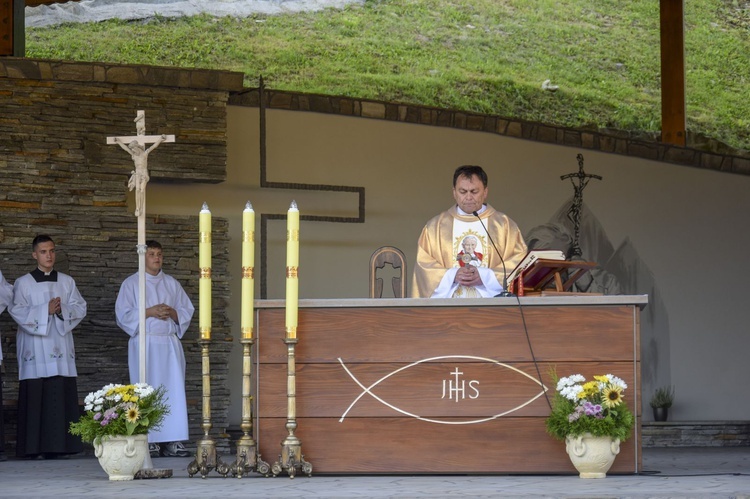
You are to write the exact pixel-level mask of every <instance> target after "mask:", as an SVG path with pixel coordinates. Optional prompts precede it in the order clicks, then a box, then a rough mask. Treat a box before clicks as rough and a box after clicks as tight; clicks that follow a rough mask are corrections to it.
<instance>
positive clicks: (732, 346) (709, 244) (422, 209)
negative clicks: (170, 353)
mask: <svg viewBox="0 0 750 499" xmlns="http://www.w3.org/2000/svg"><path fill="white" fill-rule="evenodd" d="M266 132H267V146H268V149H267V172H266V173H267V180H268V181H272V182H290V183H307V184H326V185H330V184H335V185H345V186H363V187H365V189H366V195H365V199H366V201H365V221H364V223H358V224H357V223H323V222H304V221H303V222H302V226H301V235H300V238H301V257H300V297H301V298H336V297H366V296H367V292H368V287H367V286H368V280H367V279H368V259H369V256H370V254H371V253H372V251H374V250H375V249H376V248H378V247H379V246H382V245H386V244H387V245H395V246H398V247H400V248H401V249H402V250H403V251H404V252H405V253H406V255H407V258H408V260H409V265H410V268H409V272H410V273H411V270H412V267H413V263H414V259H415V256H416V239H417V236H418V234H419V231H420V230H421V228H422V226H423V224H424V222H425V221H426V220H427V219H429V218H430V217H431V216H433V215H434V214H436V213H437V212H439V211H440V210H443V209H445V208H447V207H449V206H450V205H451V204H452V198H451V175H452V172H453V169H454V168H455V167H456V166H458V165H460V164H466V163H474V164H480V165H483V166H484V167H485V169H486V170H487V171H488V173H489V176H490V196H489V202H490V203H491V204H493V205H494V206H495V207H496V208H498V209H500V210H502V211H505V212H506V213H508V214H509V215H510V216H511V217H512V218H514V219H515V221H516V222H517V223H518V224H519V226H520V227H521V228H522V230H524V232H526V231H528V230H529V229H531V228H533V227H535V226H537V225H540V224H543V223H546V222H548V221H549V220H551V219H559V218H560V214H559V212H560V210H561V209H563V212H564V209H565V208H566V207H567V206H568V204H567V203H569V202H570V198H571V196H572V194H573V189H572V186H571V184H570V183H569V182H568V181H561V179H560V176H561V175H564V174H567V173H572V172H577V171H578V163H577V161H576V155H577V154H578V153H582V154H583V155H584V159H585V171H586V172H587V173H591V174H596V175H601V176H602V177H603V180H602V181H596V180H592V181H591V183H590V184H589V185H588V187H587V188H586V189H585V191H584V203H585V206H586V209H587V216H586V218H585V220H586V224H585V229H586V230H585V231H584V232H585V233H586V236H587V237H588V238H589V241H593V243H588V245H587V246H585V247H584V254H586V252H588V254H589V255H594V256H595V257H596V258H595V259H596V260H597V261H599V263H600V264H602V266H604V267H605V268H606V269H607V270H608V271H609V272H610V273H612V274H614V275H615V276H617V277H619V279H620V281H621V285H622V288H623V292H626V293H628V294H644V293H645V294H649V295H650V297H651V300H650V304H649V306H648V307H647V308H646V309H645V310H644V312H643V330H642V345H643V376H644V380H643V389H644V390H643V400H645V402H644V405H645V406H646V407H647V401H648V398H649V397H650V394H651V391H652V389H653V387H655V386H660V385H665V384H674V385H675V386H676V394H677V395H676V402H675V405H674V406H673V408H672V411H671V414H672V419H674V420H702V419H712V420H713V419H718V420H722V419H742V418H744V417H745V416H746V414H747V411H748V408H750V407H748V406H749V405H750V404H748V403H746V402H744V401H743V400H741V399H739V400H738V399H737V398H734V397H732V396H733V395H734V394H736V393H740V392H741V391H742V390H743V383H744V380H745V379H746V378H747V376H748V374H750V368H749V367H748V364H747V362H745V360H744V357H745V353H746V352H747V349H748V346H749V345H750V338H748V335H747V334H746V330H747V328H746V326H745V325H744V324H747V323H748V319H750V317H748V316H749V315H750V312H749V311H748V309H747V308H745V307H743V306H741V300H742V297H743V296H745V294H746V288H745V286H744V283H743V281H744V278H745V275H746V274H747V272H748V270H750V266H749V265H748V264H747V262H746V260H745V259H744V248H747V247H748V246H750V245H749V244H748V243H750V235H748V233H747V232H746V231H743V230H742V229H741V228H742V227H743V226H744V216H745V213H747V210H748V209H750V198H749V197H748V196H747V195H746V193H747V192H748V189H749V188H750V177H748V176H744V175H737V174H727V173H721V172H719V171H712V170H706V169H699V168H691V167H686V166H682V165H676V164H669V163H664V162H658V161H652V160H644V159H638V158H633V157H627V156H622V155H616V154H607V153H602V152H597V151H587V150H584V149H581V148H580V147H567V146H560V145H552V144H545V143H539V142H534V141H528V140H522V139H518V138H509V137H504V136H499V135H496V134H493V133H484V132H476V131H466V130H456V129H453V128H445V127H433V126H424V125H419V124H406V123H395V122H389V121H383V120H369V119H362V118H355V117H347V116H337V115H330V114H319V113H305V112H291V111H281V110H269V111H268V112H267V131H266ZM228 134H229V135H228V171H227V182H226V184H219V185H216V186H197V185H192V186H177V185H172V186H170V185H163V186H158V187H156V186H155V187H154V188H153V189H151V191H150V198H149V206H152V207H153V209H155V210H157V211H158V212H160V213H183V212H187V211H190V210H193V211H194V210H195V208H196V207H197V206H198V204H199V203H198V201H199V200H200V201H202V200H207V201H208V202H209V204H210V206H211V208H212V211H213V212H214V213H217V214H218V215H219V216H221V217H225V218H227V220H228V221H229V233H230V237H231V239H232V241H231V244H230V260H231V262H232V263H231V264H230V265H231V266H232V267H233V268H237V269H239V265H240V264H239V256H238V255H239V248H240V239H239V238H240V234H241V229H240V222H241V221H240V217H241V211H242V208H243V206H244V203H245V201H246V200H250V201H251V202H252V203H253V206H254V208H255V210H256V213H257V214H258V218H260V214H263V213H265V214H284V213H285V212H286V210H287V208H288V206H289V203H290V202H291V201H292V200H296V201H297V203H298V205H299V207H300V211H301V213H302V215H319V216H333V217H356V216H357V209H358V204H357V199H358V198H357V196H356V195H355V194H352V193H337V192H328V191H314V190H294V189H268V188H261V187H260V181H259V179H260V163H259V155H260V151H259V143H260V140H259V135H260V129H259V111H258V109H257V108H248V107H241V106H230V107H229V109H228ZM184 200H190V202H189V203H186V202H185V201H184ZM259 230H260V229H259V227H256V234H258V233H259ZM284 241H285V222H284V221H283V220H270V221H269V222H268V234H267V240H266V244H267V246H268V270H267V277H268V294H267V296H268V298H283V297H284V267H285V255H284V251H285V249H284ZM256 254H259V253H256ZM259 265H260V264H259V263H258V262H256V268H257V267H258V266H259ZM235 274H236V273H235ZM386 278H387V277H386ZM410 284H411V283H410ZM231 286H232V288H231V291H232V296H233V298H232V301H231V302H230V308H229V313H230V315H231V316H233V317H234V316H238V313H239V312H238V311H237V304H236V300H237V297H238V296H239V281H238V280H236V279H235V280H233V281H232V284H231ZM259 291H260V289H258V290H256V296H259V294H258V293H259ZM301 334H304V333H301ZM237 369H238V367H236V364H235V368H234V373H235V376H238V374H237ZM237 379H238V381H237V383H239V378H237ZM237 386H239V384H238V385H237ZM730 399H732V400H734V401H733V403H731V404H726V403H724V401H726V400H730ZM238 411H239V408H238V407H237V404H236V400H234V399H233V408H232V410H231V411H230V420H232V421H238V420H239V415H238V414H239V412H238ZM649 413H650V411H648V410H644V414H645V415H646V418H650V414H649Z"/></svg>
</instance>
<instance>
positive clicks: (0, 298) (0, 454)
mask: <svg viewBox="0 0 750 499" xmlns="http://www.w3.org/2000/svg"><path fill="white" fill-rule="evenodd" d="M12 299H13V286H11V285H10V284H8V281H6V280H5V277H3V273H2V272H0V314H2V313H3V312H4V311H5V308H6V307H7V306H8V305H10V302H11V300H12ZM2 366H3V344H2V341H0V461H5V460H7V459H8V458H7V457H6V456H5V427H4V426H3V370H2Z"/></svg>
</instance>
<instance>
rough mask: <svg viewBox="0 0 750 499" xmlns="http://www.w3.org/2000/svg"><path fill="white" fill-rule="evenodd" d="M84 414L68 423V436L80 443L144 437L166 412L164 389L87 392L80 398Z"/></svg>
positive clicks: (118, 387)
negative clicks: (119, 437) (107, 438)
mask: <svg viewBox="0 0 750 499" xmlns="http://www.w3.org/2000/svg"><path fill="white" fill-rule="evenodd" d="M84 409H85V410H86V414H84V415H83V416H81V418H80V419H79V420H78V422H77V423H71V424H70V433H72V434H73V435H80V436H81V439H82V440H83V441H84V442H94V441H95V440H100V439H101V438H102V437H105V436H120V435H125V436H129V435H145V434H146V433H148V432H149V431H151V430H154V429H158V428H159V427H160V426H161V424H162V422H163V421H164V416H166V415H167V414H168V413H169V407H168V406H167V404H166V403H165V402H164V387H159V388H157V389H155V388H153V387H152V386H150V385H147V384H146V383H136V384H134V385H114V384H109V385H106V386H104V387H103V388H102V389H101V390H98V391H96V392H91V393H89V394H88V395H87V396H86V398H85V399H84Z"/></svg>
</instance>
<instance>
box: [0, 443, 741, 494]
mask: <svg viewBox="0 0 750 499" xmlns="http://www.w3.org/2000/svg"><path fill="white" fill-rule="evenodd" d="M191 460H192V458H158V459H154V460H153V463H154V467H155V468H169V469H172V470H173V475H174V476H173V477H172V478H166V479H160V480H134V481H131V482H110V481H109V480H107V477H106V475H105V474H104V472H103V471H102V470H101V468H100V467H99V464H98V462H97V460H96V459H95V458H93V457H90V456H86V457H75V458H72V459H68V460H51V461H44V460H41V461H19V460H9V461H6V462H0V497H2V498H35V497H47V498H50V497H53V498H61V497H145V496H147V495H153V496H154V497H160V498H164V497H179V498H183V499H185V498H191V497H235V496H239V495H240V494H252V495H253V496H255V497H262V498H267V497H305V498H307V497H325V498H370V497H372V498H382V497H394V498H396V497H398V498H405V497H409V498H411V497H414V498H419V497H425V498H435V497H437V498H442V497H445V498H448V497H450V498H454V497H498V496H502V497H578V498H581V497H586V498H591V497H607V498H615V497H623V498H626V497H655V498H656V497H659V498H661V497H710V498H749V499H750V447H724V448H716V447H712V448H647V449H644V450H643V472H642V473H640V474H638V475H610V476H608V477H607V478H604V479H600V480H583V479H580V478H578V476H573V475H564V476H561V475H524V476H518V475H516V476H507V475H429V476H424V475H422V476H413V475H388V476H374V475H367V476H341V475H336V476H331V475H316V474H313V476H312V477H306V476H297V477H296V478H294V479H290V478H288V477H286V476H279V477H276V478H265V477H261V476H259V475H251V476H249V477H245V478H242V479H236V478H231V477H229V478H222V477H220V476H219V475H217V474H216V473H212V474H209V476H208V477H207V478H205V479H202V478H201V477H200V475H197V476H195V477H193V478H189V477H188V474H187V471H186V469H187V465H188V463H189V462H190V461H191ZM313 464H314V463H313Z"/></svg>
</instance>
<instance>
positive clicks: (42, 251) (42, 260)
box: [31, 241, 55, 272]
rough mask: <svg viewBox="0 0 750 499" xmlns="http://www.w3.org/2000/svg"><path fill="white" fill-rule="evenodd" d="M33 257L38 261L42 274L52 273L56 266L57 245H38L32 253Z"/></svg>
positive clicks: (46, 243)
mask: <svg viewBox="0 0 750 499" xmlns="http://www.w3.org/2000/svg"><path fill="white" fill-rule="evenodd" d="M31 256H33V257H34V260H36V264H37V265H38V266H39V270H41V271H42V272H52V267H54V266H55V243H53V242H52V241H46V242H43V243H39V244H37V245H36V248H34V250H33V251H32V252H31Z"/></svg>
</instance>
